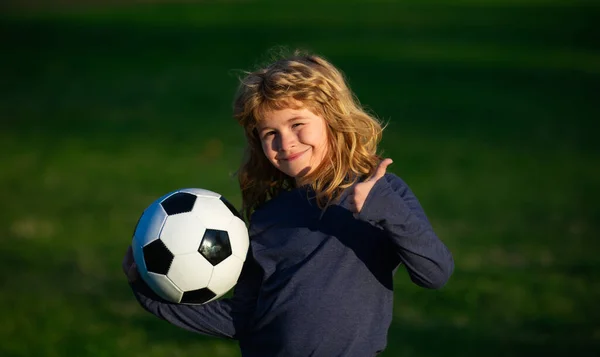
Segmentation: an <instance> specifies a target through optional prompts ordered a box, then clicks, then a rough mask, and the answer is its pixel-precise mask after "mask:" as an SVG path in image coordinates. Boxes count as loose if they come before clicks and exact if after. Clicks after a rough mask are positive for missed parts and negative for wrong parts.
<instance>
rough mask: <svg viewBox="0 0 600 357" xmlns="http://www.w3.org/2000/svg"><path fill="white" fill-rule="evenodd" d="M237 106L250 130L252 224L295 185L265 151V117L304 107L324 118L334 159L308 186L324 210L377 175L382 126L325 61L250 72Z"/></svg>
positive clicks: (247, 211) (245, 190)
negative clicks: (255, 215) (261, 129)
mask: <svg viewBox="0 0 600 357" xmlns="http://www.w3.org/2000/svg"><path fill="white" fill-rule="evenodd" d="M245 74H246V76H245V77H244V78H242V79H241V83H240V85H239V88H238V92H237V94H236V97H235V101H234V112H233V115H234V117H235V118H236V119H237V120H238V122H239V123H240V124H241V125H242V126H243V127H244V130H245V135H246V139H247V147H246V151H245V155H244V159H243V162H242V164H241V166H240V169H239V171H238V180H239V184H240V189H241V192H242V211H243V213H244V215H245V216H246V218H247V219H248V220H249V219H250V216H251V214H252V212H253V211H254V210H255V209H256V208H257V207H258V206H260V205H261V204H263V203H265V202H266V201H268V200H269V199H271V198H273V197H275V196H277V195H278V194H279V193H280V192H282V191H283V190H289V189H292V188H294V187H295V180H294V178H292V177H289V176H287V175H285V174H284V173H282V172H281V171H279V170H278V169H276V168H275V167H274V166H273V165H272V164H271V163H270V162H269V160H268V159H267V157H266V156H265V154H264V153H263V151H262V146H261V141H260V138H259V136H258V133H257V130H256V128H257V123H259V122H260V121H261V120H263V119H264V117H265V113H268V112H270V111H274V110H280V109H286V108H290V106H292V107H294V106H295V107H296V108H294V109H299V108H297V105H294V103H298V102H299V103H301V107H304V108H307V109H309V110H311V111H312V112H313V113H314V114H316V115H320V116H322V117H323V118H324V120H325V122H326V128H327V138H328V145H329V147H328V148H327V149H328V154H327V155H326V157H325V158H324V160H323V161H322V162H321V164H320V165H319V166H318V167H317V168H316V169H315V170H314V171H313V172H312V173H310V174H309V175H307V176H306V177H304V178H303V182H307V183H308V184H310V186H311V187H312V189H313V190H314V192H315V194H316V201H317V204H318V205H319V207H320V208H324V207H326V206H327V205H328V204H329V203H330V202H333V201H335V200H336V199H337V198H339V196H340V194H341V193H342V191H343V190H344V189H346V188H348V187H349V186H351V185H352V184H354V183H355V182H356V181H358V180H360V179H361V178H364V177H366V176H368V175H370V174H372V173H373V171H374V169H375V168H376V166H377V165H378V163H379V161H380V157H379V156H378V155H377V152H376V151H377V145H378V144H379V142H380V140H381V136H382V131H383V127H382V124H381V123H380V122H379V120H377V119H376V118H375V117H373V116H372V115H369V114H367V112H366V111H365V109H363V108H362V107H361V105H360V103H359V101H358V100H357V98H356V96H355V95H354V94H353V93H352V91H351V90H350V88H349V87H348V85H347V84H346V80H345V79H344V75H343V74H342V73H341V72H340V71H339V70H338V69H336V68H335V67H334V66H333V65H332V64H331V63H329V62H328V61H326V60H325V59H324V58H323V57H320V56H316V55H310V54H304V53H302V52H300V51H295V52H294V53H293V54H292V55H290V56H286V57H283V58H280V59H278V60H276V61H275V62H273V63H271V64H270V65H267V66H265V67H263V68H261V69H258V70H256V71H253V72H246V73H245Z"/></svg>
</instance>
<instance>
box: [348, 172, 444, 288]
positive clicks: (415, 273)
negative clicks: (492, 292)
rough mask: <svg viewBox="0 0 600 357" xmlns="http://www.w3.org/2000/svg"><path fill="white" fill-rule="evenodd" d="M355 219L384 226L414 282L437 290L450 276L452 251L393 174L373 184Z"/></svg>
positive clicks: (401, 182)
mask: <svg viewBox="0 0 600 357" xmlns="http://www.w3.org/2000/svg"><path fill="white" fill-rule="evenodd" d="M358 219H361V220H364V221H369V222H372V223H374V224H376V225H377V226H379V227H381V228H383V230H384V231H385V232H386V233H387V234H388V236H389V238H390V239H391V241H392V243H393V246H394V247H395V252H394V253H395V254H397V256H398V258H399V259H400V261H401V262H402V263H403V264H404V265H405V266H406V269H407V271H408V274H409V276H410V278H411V280H412V281H413V282H414V283H415V284H417V285H419V286H422V287H425V288H430V289H438V288H441V287H442V286H444V285H445V284H446V282H447V281H448V279H449V278H450V276H451V275H452V272H453V270H454V260H453V258H452V254H451V253H450V251H449V250H448V248H447V247H446V246H445V245H444V243H443V242H442V241H441V240H440V239H439V238H438V237H437V235H436V234H435V232H434V230H433V228H432V226H431V224H430V223H429V220H428V219H427V217H426V215H425V212H424V211H423V209H422V207H421V205H420V203H419V201H418V200H417V198H416V197H415V195H414V194H413V193H412V191H411V190H410V188H409V187H408V185H407V184H406V183H405V182H404V181H402V179H400V178H399V177H397V176H396V175H393V174H389V173H388V174H386V175H385V176H384V177H382V178H381V179H380V180H378V181H377V182H376V183H375V185H374V186H373V188H372V189H371V192H369V195H368V197H367V199H366V201H365V203H364V205H363V208H362V210H361V211H360V213H359V215H358Z"/></svg>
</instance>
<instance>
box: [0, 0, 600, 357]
mask: <svg viewBox="0 0 600 357" xmlns="http://www.w3.org/2000/svg"><path fill="white" fill-rule="evenodd" d="M0 9H1V10H2V15H0V119H1V124H0V158H1V166H0V199H1V202H2V204H1V205H0V207H1V214H0V261H1V262H2V266H3V268H2V269H1V270H0V282H1V284H2V285H1V286H2V293H1V295H0V305H1V306H2V307H3V308H2V311H3V312H2V318H1V319H0V337H1V343H0V355H2V356H47V357H50V356H130V357H133V356H145V357H153V356H157V357H158V356H239V351H238V349H237V345H236V344H235V343H234V342H231V341H225V340H219V339H213V338H206V337H202V336H199V335H194V334H192V333H188V332H186V331H183V330H179V329H178V328H175V327H172V326H170V325H168V324H167V323H165V322H162V321H160V320H158V319H156V318H155V317H153V316H151V315H149V314H148V313H146V312H145V311H143V310H142V309H141V308H140V307H139V306H138V305H137V303H136V301H135V300H134V298H133V296H132V294H131V292H130V291H129V288H128V286H127V284H126V282H125V279H124V277H123V274H122V272H121V267H120V264H121V259H122V256H123V254H124V252H125V249H126V247H127V245H128V244H129V242H130V237H131V234H132V230H133V227H134V225H135V223H136V221H137V219H138V217H139V215H140V214H141V212H142V210H143V209H144V208H145V207H146V206H147V205H148V204H150V203H151V202H152V201H153V200H154V199H155V198H157V197H158V196H160V195H162V194H164V193H166V192H168V191H171V190H174V189H177V188H181V187H202V188H208V189H211V190H214V191H217V192H220V193H222V194H223V195H225V196H226V197H228V198H229V199H230V200H231V201H233V202H234V203H235V204H236V205H237V206H239V204H240V194H239V192H238V188H237V184H236V180H235V178H234V177H233V173H234V172H235V170H236V168H237V165H238V163H239V161H240V158H241V153H242V148H243V141H242V139H243V137H242V131H241V129H240V128H239V127H238V126H237V124H236V123H235V121H234V120H233V119H232V118H231V101H232V98H233V94H234V91H235V88H236V85H237V80H238V79H237V76H238V74H239V73H240V70H246V69H251V68H253V67H254V66H255V65H256V64H257V63H259V62H261V61H262V60H264V59H266V57H265V56H266V53H267V51H268V50H269V49H271V48H273V47H274V46H280V45H285V46H289V47H290V48H295V47H301V48H305V49H309V50H312V51H315V52H317V53H320V54H322V55H324V56H325V57H327V58H328V59H330V60H331V61H332V62H333V63H334V64H336V65H337V66H338V67H339V68H341V69H342V70H343V71H344V72H345V73H346V75H347V76H348V78H349V82H350V84H351V86H352V88H353V89H354V91H355V92H356V93H357V95H358V97H359V98H360V100H361V102H362V103H363V104H364V105H365V106H367V107H368V108H370V110H372V111H373V112H375V113H376V114H377V115H378V116H379V117H380V118H382V119H383V120H386V121H389V123H390V124H389V126H388V128H387V130H386V132H385V136H384V141H383V144H382V149H383V150H384V153H385V155H386V156H389V157H391V158H393V159H394V164H393V165H392V166H391V167H390V171H393V172H395V173H396V174H398V175H400V176H401V177H403V178H404V179H405V180H406V181H407V182H408V183H409V185H410V186H411V187H412V188H413V190H414V191H415V193H416V194H417V196H418V197H419V199H420V200H421V203H422V204H423V206H424V207H425V210H426V212H427V213H428V215H429V217H430V219H431V221H432V223H433V225H434V227H435V228H436V230H437V232H438V235H439V236H440V237H441V239H442V240H443V241H444V242H445V243H446V244H447V245H448V246H449V247H450V249H451V250H452V252H453V254H454V257H455V260H456V271H455V273H454V276H453V277H452V279H451V281H450V282H449V283H448V285H447V286H446V287H445V288H443V289H442V290H440V291H428V290H424V289H420V288H418V287H416V286H415V285H412V284H411V283H410V281H409V280H408V279H407V275H406V273H405V272H403V271H400V272H399V273H398V274H397V277H396V294H395V296H396V302H395V311H394V321H393V324H392V326H391V329H390V335H389V347H388V349H387V350H386V352H385V353H384V354H383V356H466V357H469V356H565V355H569V356H597V355H598V354H600V309H599V308H598V307H597V304H598V303H599V302H600V258H599V257H598V253H599V252H600V249H599V248H600V242H599V240H598V238H599V237H598V232H599V228H600V207H599V205H598V202H599V201H600V189H599V183H600V145H599V144H598V143H597V140H598V139H597V135H598V134H597V133H598V131H597V130H598V129H597V128H598V125H597V121H598V119H600V107H599V99H600V41H599V39H600V26H599V25H598V24H599V23H600V7H599V6H598V4H596V3H593V2H582V1H566V0H565V1H559V0H556V1H551V0H537V1H535V0H524V1H516V0H512V1H511V0H493V1H492V0H490V1H475V0H472V1H466V0H460V1H451V0H447V1H442V0H440V1H431V0H429V1H416V0H413V1H397V2H395V1H381V2H358V1H325V2H316V1H314V2H311V1H304V2H301V3H300V2H285V1H268V2H267V1H261V2H251V1H201V2H197V3H193V2H189V1H188V2H187V3H180V4H174V3H173V2H169V3H166V2H165V3H163V4H159V3H149V2H148V1H147V2H145V3H142V2H139V1H138V2H137V3H136V2H134V1H125V2H117V1H111V2H102V1H83V2H75V1H68V0H63V1H59V2H57V3H51V2H44V1H35V0H29V1H20V2H18V1H4V2H3V3H2V5H1V7H0Z"/></svg>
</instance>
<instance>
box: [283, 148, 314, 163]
mask: <svg viewBox="0 0 600 357" xmlns="http://www.w3.org/2000/svg"><path fill="white" fill-rule="evenodd" d="M307 151H308V149H306V150H304V151H302V152H299V153H297V154H294V155H290V156H288V157H286V158H284V159H283V160H285V161H294V160H296V159H297V158H299V157H300V156H302V155H304V153H306V152H307Z"/></svg>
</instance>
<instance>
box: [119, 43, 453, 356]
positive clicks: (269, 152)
mask: <svg viewBox="0 0 600 357" xmlns="http://www.w3.org/2000/svg"><path fill="white" fill-rule="evenodd" d="M234 115H235V117H236V118H237V120H238V121H239V123H240V124H241V125H242V126H243V127H244V129H245V134H246V138H247V141H248V147H247V155H246V158H245V161H244V163H243V164H242V166H241V168H240V171H239V181H240V188H241V190H242V206H243V211H244V214H245V216H246V217H247V218H248V219H249V222H250V227H249V231H250V237H251V243H250V249H249V253H248V257H247V260H246V263H245V265H244V268H243V271H242V274H241V276H240V278H239V280H238V283H237V285H236V287H235V289H234V293H233V296H232V297H231V298H227V299H221V300H217V301H214V302H210V303H208V304H205V305H199V306H195V305H181V304H173V303H169V302H166V301H164V300H162V299H160V298H159V297H158V296H156V294H154V293H153V292H152V291H151V290H150V289H149V288H148V287H147V286H146V285H145V284H144V283H143V281H142V280H141V279H138V278H137V276H138V275H137V270H136V267H135V264H134V263H133V258H132V256H131V248H130V249H129V251H128V253H127V255H126V257H125V259H124V261H123V269H124V272H125V273H126V275H127V276H128V279H129V281H130V283H131V286H132V288H133V291H134V294H135V296H136V298H137V299H138V301H139V303H140V304H141V305H142V307H143V308H144V309H146V310H148V311H149V312H151V313H152V314H154V315H156V316H158V317H159V318H161V319H164V320H167V321H168V322H170V323H171V324H174V325H176V326H179V327H182V328H184V329H187V330H191V331H195V332H198V333H201V334H206V335H211V336H219V337H225V338H233V339H237V340H239V344H240V348H241V352H242V355H243V356H244V357H250V356H252V357H254V356H257V357H273V356H280V357H295V356H299V357H300V356H301V357H306V356H314V357H335V356H345V357H353V356H355V357H365V356H375V355H376V354H378V353H379V352H381V351H383V350H384V348H385V346H386V339H387V331H388V328H389V326H390V323H391V320H392V304H393V275H394V273H395V271H396V269H397V268H398V266H399V265H400V264H403V265H404V266H405V267H406V269H407V271H408V274H409V276H410V278H411V280H412V281H413V282H414V283H415V284H417V285H419V286H422V287H425V288H432V289H437V288H440V287H442V286H443V285H444V284H445V283H446V281H447V280H448V278H449V277H450V275H451V274H452V271H453V269H454V263H453V259H452V256H451V254H450V252H449V251H448V249H447V248H446V246H445V245H444V244H443V243H442V242H441V241H440V240H439V239H438V237H437V236H436V235H435V233H434V231H433V229H432V227H431V225H430V223H429V222H428V220H427V218H426V216H425V213H424V212H423V210H422V208H421V206H420V205H419V202H418V201H417V198H416V197H415V196H414V194H413V193H412V192H411V190H410V189H409V188H408V186H407V185H406V184H405V183H404V182H403V181H402V180H401V179H400V178H398V177H397V176H395V175H394V174H391V173H386V169H387V167H388V165H390V164H391V163H392V161H391V160H390V159H384V160H382V161H381V159H380V158H379V157H378V156H377V154H376V150H377V144H378V142H379V140H380V138H381V132H382V127H381V125H380V123H379V122H378V121H377V120H375V119H374V118H373V117H371V116H370V115H368V114H367V113H365V111H364V110H363V109H361V107H360V106H359V104H358V102H357V100H356V99H355V97H354V96H353V94H352V92H351V91H350V89H349V88H348V86H347V85H346V83H345V80H344V78H343V76H342V74H341V73H340V72H339V71H338V70H337V69H336V68H335V67H334V66H333V65H332V64H330V63H329V62H327V61H326V60H325V59H323V58H322V57H319V56H314V55H305V54H301V53H299V52H296V53H294V54H293V55H291V56H289V57H287V58H282V59H280V60H278V61H276V62H274V63H272V64H271V65H269V66H267V67H265V68H263V69H260V70H257V71H255V72H251V73H247V75H246V77H245V78H244V79H243V80H242V82H241V84H240V88H239V92H238V94H237V97H236V100H235V106H234Z"/></svg>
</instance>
